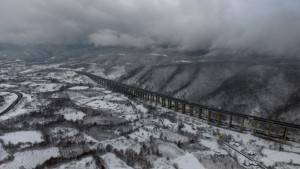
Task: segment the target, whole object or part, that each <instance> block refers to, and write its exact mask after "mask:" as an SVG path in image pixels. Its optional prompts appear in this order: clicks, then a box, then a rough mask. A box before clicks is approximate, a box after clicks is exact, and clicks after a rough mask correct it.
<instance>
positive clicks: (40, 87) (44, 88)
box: [29, 83, 63, 93]
mask: <svg viewBox="0 0 300 169" xmlns="http://www.w3.org/2000/svg"><path fill="white" fill-rule="evenodd" d="M29 87H30V88H32V89H33V91H34V93H43V92H53V91H57V90H59V89H60V88H61V87H63V84H59V83H31V84H30V85H29Z"/></svg>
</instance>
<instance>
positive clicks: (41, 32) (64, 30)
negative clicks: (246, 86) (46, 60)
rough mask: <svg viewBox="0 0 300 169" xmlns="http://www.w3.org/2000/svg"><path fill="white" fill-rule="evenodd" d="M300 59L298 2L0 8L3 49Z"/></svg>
mask: <svg viewBox="0 0 300 169" xmlns="http://www.w3.org/2000/svg"><path fill="white" fill-rule="evenodd" d="M86 42H89V43H93V44H95V45H101V46H129V47H131V46H134V47H145V46H149V45H151V46H153V45H158V44H170V45H173V46H176V47H177V48H178V49H181V50H194V49H214V48H227V49H233V50H249V51H256V52H261V53H269V54H274V55H299V54H300V0H0V43H15V44H28V43H30V44H31V43H33V44H39V43H86Z"/></svg>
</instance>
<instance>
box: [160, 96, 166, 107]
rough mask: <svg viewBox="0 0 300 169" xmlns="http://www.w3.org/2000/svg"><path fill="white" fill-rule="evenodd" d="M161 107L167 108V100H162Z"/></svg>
mask: <svg viewBox="0 0 300 169" xmlns="http://www.w3.org/2000/svg"><path fill="white" fill-rule="evenodd" d="M161 102H162V103H161V105H162V107H165V106H166V99H165V98H163V97H162V98H161Z"/></svg>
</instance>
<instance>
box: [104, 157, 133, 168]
mask: <svg viewBox="0 0 300 169" xmlns="http://www.w3.org/2000/svg"><path fill="white" fill-rule="evenodd" d="M101 158H102V159H103V161H104V163H105V167H106V168H107V169H133V168H132V167H129V166H128V165H127V164H126V163H125V162H124V161H122V160H120V159H119V158H118V157H116V155H114V154H112V153H107V154H104V155H102V156H101Z"/></svg>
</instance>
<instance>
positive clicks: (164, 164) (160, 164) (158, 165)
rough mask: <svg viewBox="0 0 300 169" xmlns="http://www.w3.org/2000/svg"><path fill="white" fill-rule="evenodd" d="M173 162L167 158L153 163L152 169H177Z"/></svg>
mask: <svg viewBox="0 0 300 169" xmlns="http://www.w3.org/2000/svg"><path fill="white" fill-rule="evenodd" d="M171 162H172V161H168V160H166V159H165V158H159V159H157V160H155V161H153V162H152V165H153V167H152V169H175V168H174V166H173V164H172V163H171Z"/></svg>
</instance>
